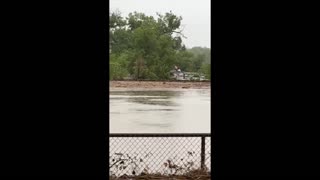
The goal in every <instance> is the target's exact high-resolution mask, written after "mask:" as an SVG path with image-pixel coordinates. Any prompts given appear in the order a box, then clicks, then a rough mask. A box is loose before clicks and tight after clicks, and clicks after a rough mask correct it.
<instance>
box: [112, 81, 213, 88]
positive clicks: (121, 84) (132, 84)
mask: <svg viewBox="0 0 320 180" xmlns="http://www.w3.org/2000/svg"><path fill="white" fill-rule="evenodd" d="M109 86H110V88H111V89H116V88H143V89H162V88H164V89H169V88H172V89H210V86H211V82H190V81H109Z"/></svg>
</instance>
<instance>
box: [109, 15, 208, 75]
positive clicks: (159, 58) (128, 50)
mask: <svg viewBox="0 0 320 180" xmlns="http://www.w3.org/2000/svg"><path fill="white" fill-rule="evenodd" d="M181 21H182V17H181V16H177V15H175V14H173V13H172V12H168V13H165V14H164V15H162V14H159V13H158V14H157V17H156V18H155V17H153V16H147V15H145V14H144V13H138V12H133V13H130V14H129V15H128V17H123V16H122V15H121V13H120V12H119V11H116V12H112V13H110V14H109V23H110V24H109V54H110V62H109V63H110V71H109V72H110V80H118V79H123V78H125V77H132V78H134V79H149V80H167V79H169V78H170V74H169V72H170V70H172V69H173V68H174V67H175V66H178V67H179V68H180V69H181V70H182V71H185V72H199V73H202V74H204V75H205V76H206V78H208V79H210V75H211V70H210V62H211V56H210V49H209V48H202V47H193V48H191V49H187V48H186V46H185V45H184V44H183V38H185V36H184V35H183V28H182V27H181Z"/></svg>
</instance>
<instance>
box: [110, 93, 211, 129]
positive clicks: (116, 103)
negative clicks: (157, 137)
mask: <svg viewBox="0 0 320 180" xmlns="http://www.w3.org/2000/svg"><path fill="white" fill-rule="evenodd" d="M110 133H210V89H177V90H148V91H146V90H136V91H127V90H110Z"/></svg>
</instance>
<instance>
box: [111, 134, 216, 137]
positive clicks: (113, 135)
mask: <svg viewBox="0 0 320 180" xmlns="http://www.w3.org/2000/svg"><path fill="white" fill-rule="evenodd" d="M109 137H211V134H210V133H111V134H109Z"/></svg>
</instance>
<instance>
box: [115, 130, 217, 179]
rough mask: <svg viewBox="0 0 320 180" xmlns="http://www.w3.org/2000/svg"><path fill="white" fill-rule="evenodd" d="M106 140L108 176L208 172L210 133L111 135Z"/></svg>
mask: <svg viewBox="0 0 320 180" xmlns="http://www.w3.org/2000/svg"><path fill="white" fill-rule="evenodd" d="M109 137H110V138H109V143H110V144H109V164H110V166H109V175H112V176H121V175H129V176H132V175H141V174H155V173H157V174H164V175H170V174H184V173H187V172H189V171H192V170H196V169H202V170H206V171H211V170H210V166H211V165H210V163H211V134H208V133H190V134H189V133H188V134H110V136H109Z"/></svg>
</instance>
